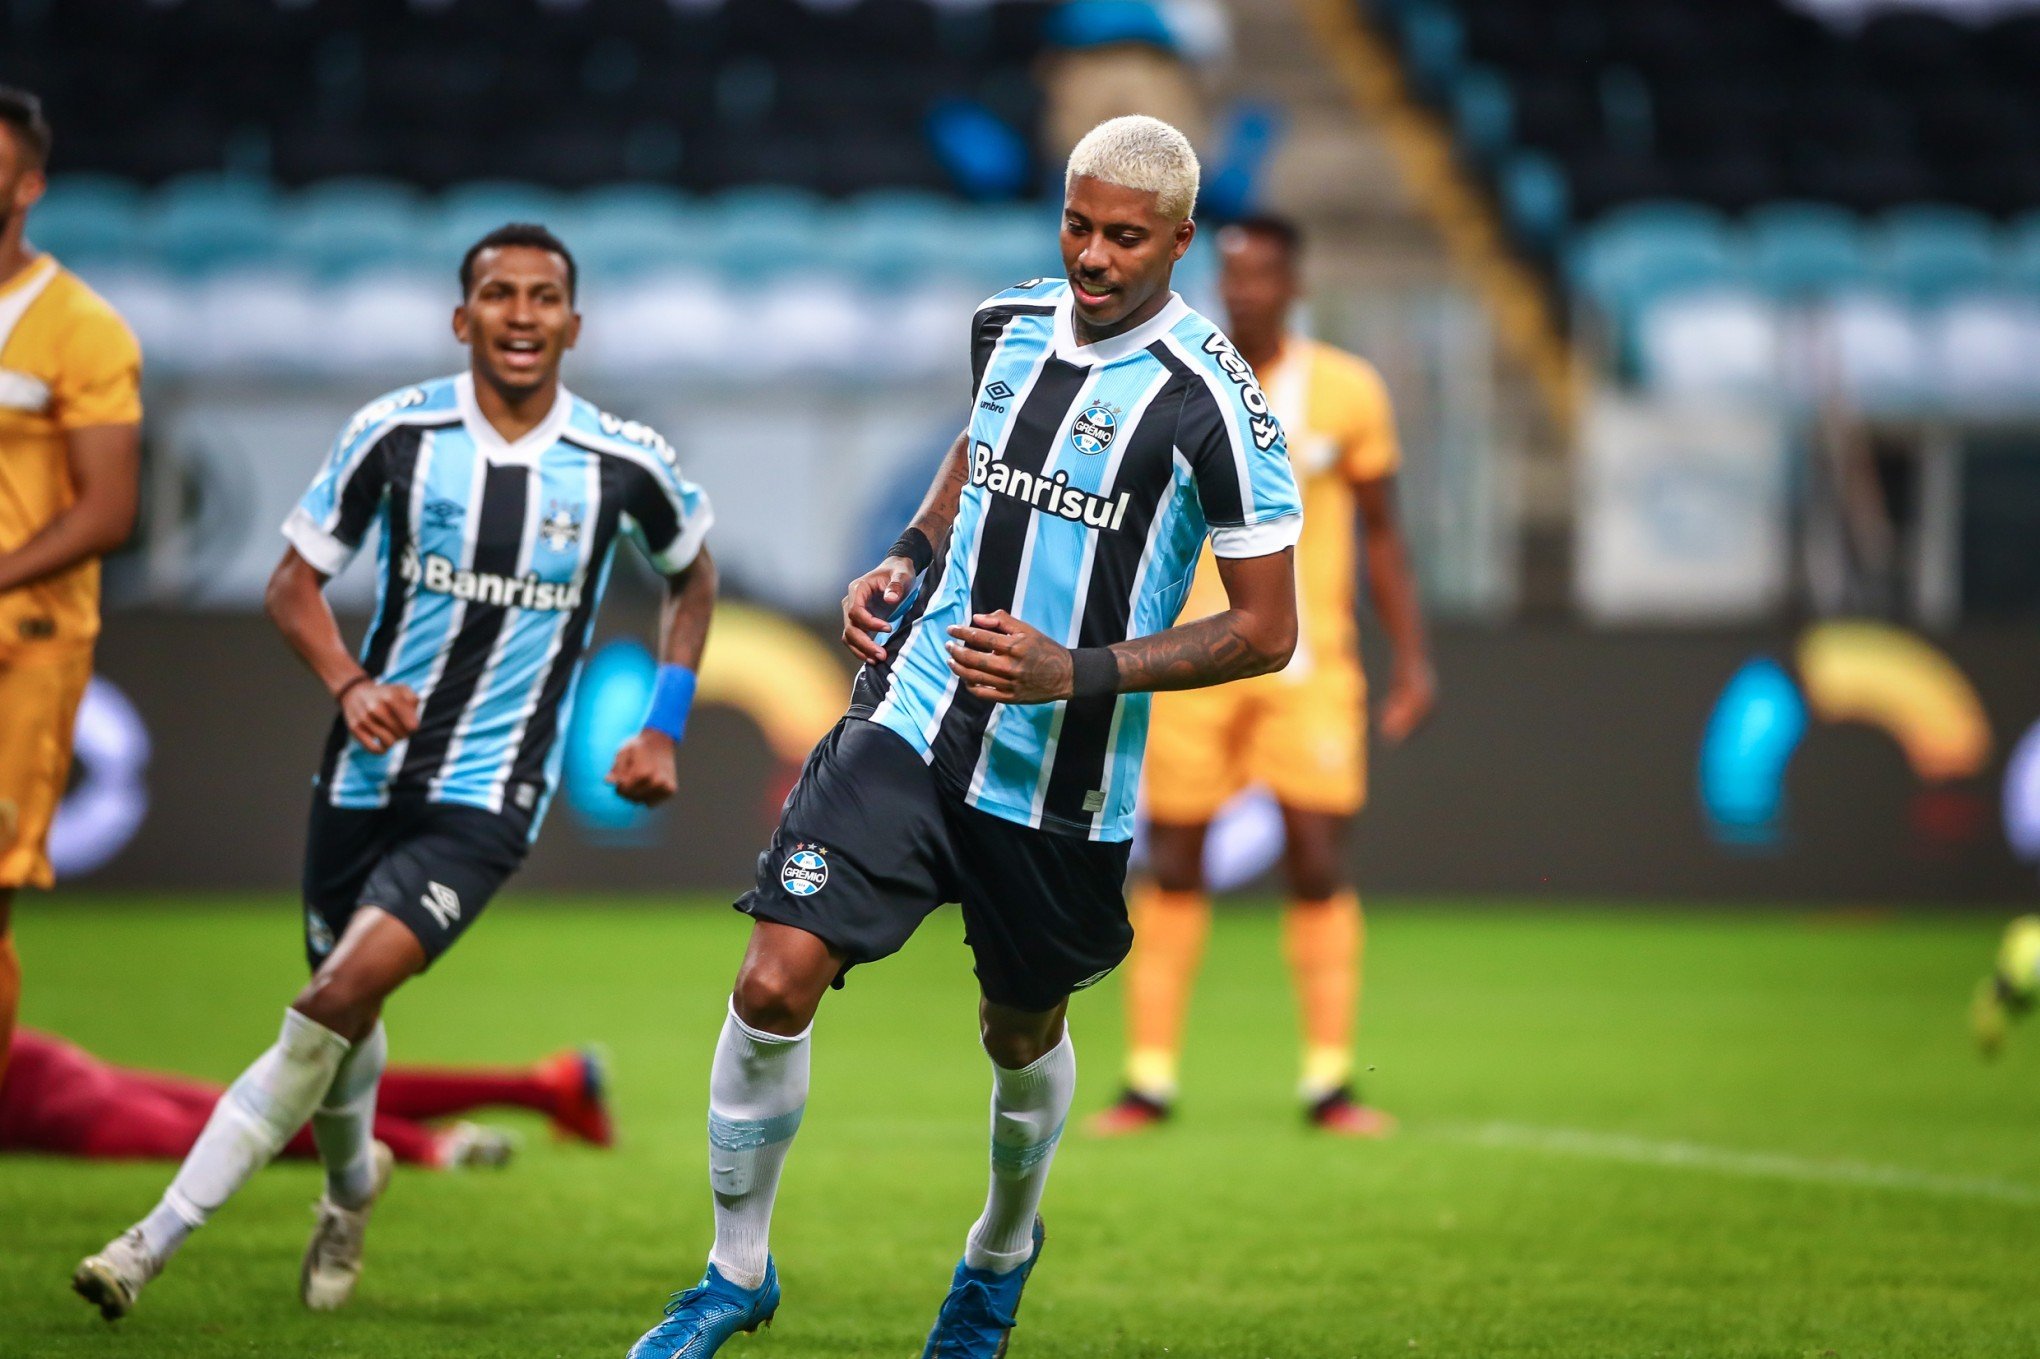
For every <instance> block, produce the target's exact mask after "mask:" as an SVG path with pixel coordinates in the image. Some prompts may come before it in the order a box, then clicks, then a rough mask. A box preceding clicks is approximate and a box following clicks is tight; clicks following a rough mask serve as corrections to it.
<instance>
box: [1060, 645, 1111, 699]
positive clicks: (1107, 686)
mask: <svg viewBox="0 0 2040 1359" xmlns="http://www.w3.org/2000/svg"><path fill="white" fill-rule="evenodd" d="M1118 692H1119V658H1118V657H1117V656H1114V655H1113V654H1112V648H1111V647H1109V646H1080V647H1078V648H1076V649H1075V650H1074V651H1072V652H1070V697H1071V698H1099V697H1102V696H1104V695H1106V694H1116V693H1118Z"/></svg>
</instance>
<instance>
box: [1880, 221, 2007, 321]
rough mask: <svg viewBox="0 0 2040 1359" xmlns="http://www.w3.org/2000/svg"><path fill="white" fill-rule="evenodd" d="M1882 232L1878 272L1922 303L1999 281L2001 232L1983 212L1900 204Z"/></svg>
mask: <svg viewBox="0 0 2040 1359" xmlns="http://www.w3.org/2000/svg"><path fill="white" fill-rule="evenodd" d="M1880 234H1881V236H1882V240H1881V241H1880V242H1879V246H1880V248H1879V249H1878V251H1877V253H1876V256H1875V259H1876V262H1877V266H1878V272H1879V273H1880V274H1881V275H1882V276H1883V278H1884V280H1885V281H1886V282H1887V283H1889V284H1890V285H1891V286H1892V287H1894V288H1896V289H1898V290H1899V291H1900V292H1902V293H1904V294H1905V295H1906V296H1908V297H1910V298H1912V299H1913V300H1914V301H1916V302H1937V301H1940V300H1941V299H1942V298H1945V297H1947V296H1949V295H1950V294H1952V293H1956V292H1960V291H1963V290H1966V289H1971V288H1983V287H1988V286H1989V285H1990V284H1992V283H1994V282H1996V281H1997V275H1998V256H1997V237H1996V233H1995V231H1994V230H1993V229H1992V227H1991V222H1990V219H1989V218H1988V217H1985V216H1984V215H1983V214H1982V213H1980V212H1975V211H1973V210H1971V209H1968V208H1956V207H1947V206H1943V205H1938V204H1926V205H1921V206H1918V207H1906V208H1894V209H1892V210H1891V211H1890V212H1887V213H1885V214H1884V221H1883V229H1882V231H1881V233H1880Z"/></svg>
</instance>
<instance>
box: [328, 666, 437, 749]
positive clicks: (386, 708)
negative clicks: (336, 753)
mask: <svg viewBox="0 0 2040 1359" xmlns="http://www.w3.org/2000/svg"><path fill="white" fill-rule="evenodd" d="M340 717H341V720H343V721H345V722H346V723H347V730H348V732H349V734H351V735H352V736H353V737H354V739H355V740H357V741H359V742H361V744H362V747H363V748H364V749H366V750H367V751H368V752H369V753H370V754H371V755H381V754H383V753H385V752H386V751H388V750H389V748H390V747H391V746H393V745H395V744H396V743H397V742H399V741H401V740H403V739H404V738H405V737H407V736H409V735H410V734H411V733H412V732H414V731H416V730H418V695H417V694H415V693H413V692H412V690H411V686H410V685H408V684H377V683H376V682H375V681H373V680H370V681H369V682H368V683H367V684H357V685H355V686H354V687H353V688H352V689H349V690H348V691H347V692H346V693H345V694H343V695H342V696H341V698H340Z"/></svg>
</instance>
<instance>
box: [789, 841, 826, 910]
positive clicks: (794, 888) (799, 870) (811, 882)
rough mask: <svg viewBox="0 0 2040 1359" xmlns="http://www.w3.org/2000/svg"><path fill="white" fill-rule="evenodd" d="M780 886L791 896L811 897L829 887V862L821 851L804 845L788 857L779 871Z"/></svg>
mask: <svg viewBox="0 0 2040 1359" xmlns="http://www.w3.org/2000/svg"><path fill="white" fill-rule="evenodd" d="M779 885H780V886H781V887H784V888H785V889H786V890H787V892H788V893H789V894H790V895H793V896H797V897H811V896H813V895H814V894H815V893H817V892H819V891H821V890H822V889H823V888H824V887H827V886H828V885H829V861H828V860H827V859H825V858H823V857H822V854H821V851H819V850H815V849H809V848H808V847H807V846H805V845H803V846H801V847H800V848H799V849H797V850H795V851H794V852H793V853H791V854H789V855H787V856H786V863H785V865H784V866H783V867H782V868H781V869H780V870H779Z"/></svg>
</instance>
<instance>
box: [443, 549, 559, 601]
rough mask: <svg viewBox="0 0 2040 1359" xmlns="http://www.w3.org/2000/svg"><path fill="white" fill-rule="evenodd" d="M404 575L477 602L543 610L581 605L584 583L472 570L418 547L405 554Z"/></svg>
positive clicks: (444, 593)
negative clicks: (421, 555)
mask: <svg viewBox="0 0 2040 1359" xmlns="http://www.w3.org/2000/svg"><path fill="white" fill-rule="evenodd" d="M403 577H404V579H405V580H407V581H410V582H412V583H413V584H415V585H418V586H419V587H421V588H423V589H426V590H430V591H431V592H432V593H433V594H436V595H452V596H453V597H454V598H455V599H459V600H465V601H469V602H472V603H476V604H500V605H502V606H504V607H505V608H511V609H534V610H537V611H538V612H541V613H566V612H568V611H570V610H573V609H578V608H579V607H581V583H580V582H579V581H577V580H560V581H555V580H542V579H540V578H539V577H538V576H537V575H525V576H504V575H498V574H497V573H495V572H494V571H471V570H469V569H468V568H467V567H464V566H455V565H454V564H453V561H452V559H450V558H447V557H443V556H441V555H440V554H439V553H437V552H428V553H426V554H425V555H424V556H423V557H420V556H419V555H418V553H417V550H416V549H413V550H411V551H410V552H407V553H405V554H404V565H403Z"/></svg>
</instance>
